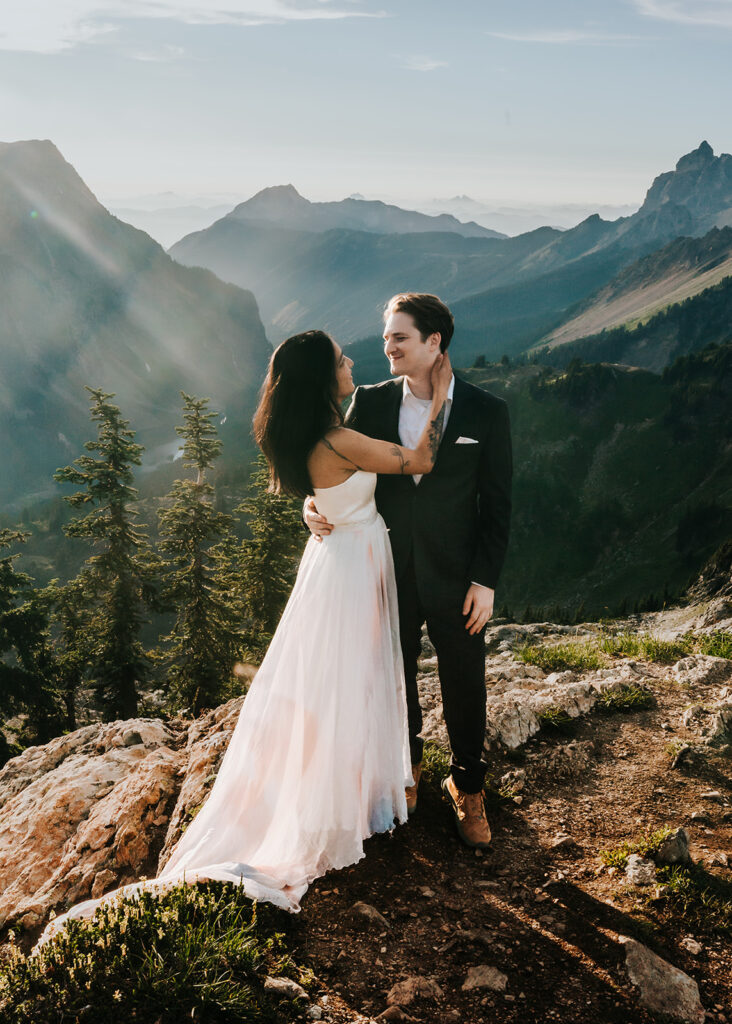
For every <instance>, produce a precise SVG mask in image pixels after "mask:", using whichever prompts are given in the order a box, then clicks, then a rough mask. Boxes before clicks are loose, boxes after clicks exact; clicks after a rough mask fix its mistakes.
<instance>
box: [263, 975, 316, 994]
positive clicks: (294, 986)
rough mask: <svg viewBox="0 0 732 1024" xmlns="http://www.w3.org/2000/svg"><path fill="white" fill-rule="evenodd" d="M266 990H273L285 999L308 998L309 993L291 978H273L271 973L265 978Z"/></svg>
mask: <svg viewBox="0 0 732 1024" xmlns="http://www.w3.org/2000/svg"><path fill="white" fill-rule="evenodd" d="M264 990H265V992H272V993H273V994H274V995H276V996H280V998H283V999H307V998H308V994H307V992H306V991H305V989H304V988H303V987H302V985H298V983H297V982H296V981H293V980H292V979H291V978H272V977H270V976H269V975H268V976H267V977H266V978H265V979H264Z"/></svg>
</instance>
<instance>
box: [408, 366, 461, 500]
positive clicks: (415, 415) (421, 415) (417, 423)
mask: <svg viewBox="0 0 732 1024" xmlns="http://www.w3.org/2000/svg"><path fill="white" fill-rule="evenodd" d="M454 390H455V376H454V375H453V376H452V377H451V378H450V385H449V387H448V389H447V399H446V401H445V418H444V420H443V421H442V434H443V435H444V433H445V427H446V426H447V421H448V418H449V416H450V410H451V409H452V394H453V391H454ZM431 407H432V399H431V398H417V396H416V395H415V394H414V393H413V391H412V389H411V388H410V386H409V382H408V380H407V378H406V377H405V378H404V380H403V383H402V404H401V406H400V407H399V437H400V438H401V440H402V444H403V445H404V447H405V448H416V447H417V442H418V441H419V439H420V437H421V436H422V431H423V430H424V428H425V426H426V425H427V418H428V417H429V414H430V408H431ZM412 479H413V480H414V482H415V484H418V483H419V481H420V480H421V479H422V473H413V474H412Z"/></svg>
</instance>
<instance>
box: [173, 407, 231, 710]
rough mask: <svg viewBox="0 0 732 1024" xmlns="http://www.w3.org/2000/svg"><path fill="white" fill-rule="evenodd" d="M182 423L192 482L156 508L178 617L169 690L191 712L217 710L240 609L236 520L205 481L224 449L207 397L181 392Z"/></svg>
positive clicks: (176, 488)
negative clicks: (221, 507) (218, 505)
mask: <svg viewBox="0 0 732 1024" xmlns="http://www.w3.org/2000/svg"><path fill="white" fill-rule="evenodd" d="M181 394H182V395H183V401H184V411H183V418H184V420H185V425H184V426H182V427H176V431H177V432H178V434H179V435H180V436H181V437H182V438H183V439H184V444H183V465H184V466H185V467H187V468H189V469H193V470H195V472H196V477H195V479H185V480H177V481H176V482H175V483H174V485H173V488H172V490H171V492H170V494H169V495H168V499H167V501H168V503H169V504H168V507H167V508H163V509H161V510H160V511H159V513H158V517H159V521H160V536H161V541H160V548H161V550H162V551H163V552H165V553H166V554H167V555H168V556H169V563H168V569H167V572H166V575H165V579H164V596H165V600H166V602H167V603H168V604H169V605H171V606H172V607H173V608H174V609H175V610H176V620H175V624H174V625H173V628H172V630H171V632H170V634H169V635H168V636H167V637H166V642H167V643H168V645H169V646H168V650H167V652H166V656H167V660H168V662H169V665H170V675H169V679H170V686H171V690H172V691H173V692H174V693H175V694H176V695H177V696H178V697H179V698H180V699H182V700H183V701H184V702H185V704H186V705H187V706H188V707H189V708H190V710H191V711H192V712H193V713H194V714H198V713H199V712H200V711H201V710H202V709H203V708H205V707H209V708H210V707H213V706H215V704H216V703H217V702H218V701H219V700H220V699H221V697H222V694H223V693H224V692H225V684H226V683H227V682H228V680H230V678H231V674H232V669H233V667H234V663H235V661H236V660H237V657H238V655H239V653H240V651H241V648H242V646H243V633H242V626H241V621H242V604H241V596H240V591H239V587H238V579H237V578H236V571H235V558H236V544H235V541H234V538H233V534H232V530H231V526H232V517H231V516H230V515H227V514H226V513H224V512H221V511H219V510H218V509H217V508H216V506H215V504H214V500H213V498H214V488H213V487H212V485H211V484H210V483H209V481H208V480H207V479H206V471H207V470H209V469H210V468H211V467H212V465H213V464H214V462H215V461H216V459H217V458H218V456H219V454H220V452H221V441H219V440H218V438H217V436H216V427H215V426H214V424H213V422H212V420H213V419H214V416H215V414H214V413H212V412H209V411H208V399H199V398H195V397H192V396H191V395H187V394H185V392H181Z"/></svg>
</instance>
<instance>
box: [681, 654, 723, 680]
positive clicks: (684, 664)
mask: <svg viewBox="0 0 732 1024" xmlns="http://www.w3.org/2000/svg"><path fill="white" fill-rule="evenodd" d="M673 674H674V676H675V677H676V678H677V679H678V681H679V682H680V683H685V684H686V685H688V686H716V685H718V684H719V683H726V682H727V681H728V680H729V679H730V678H732V662H730V661H729V659H728V658H713V657H712V656H711V655H709V654H690V655H689V656H688V657H687V658H682V659H681V660H680V661H677V662H676V664H675V665H674V667H673Z"/></svg>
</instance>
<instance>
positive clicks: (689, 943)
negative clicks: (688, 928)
mask: <svg viewBox="0 0 732 1024" xmlns="http://www.w3.org/2000/svg"><path fill="white" fill-rule="evenodd" d="M679 945H680V946H681V947H682V948H683V949H685V950H686V952H687V953H691V955H692V956H699V954H700V953H701V951H702V945H701V943H700V942H697V941H696V939H695V938H694V937H693V936H692V935H685V936H684V938H683V939H682V940H681V942H680V943H679Z"/></svg>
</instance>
